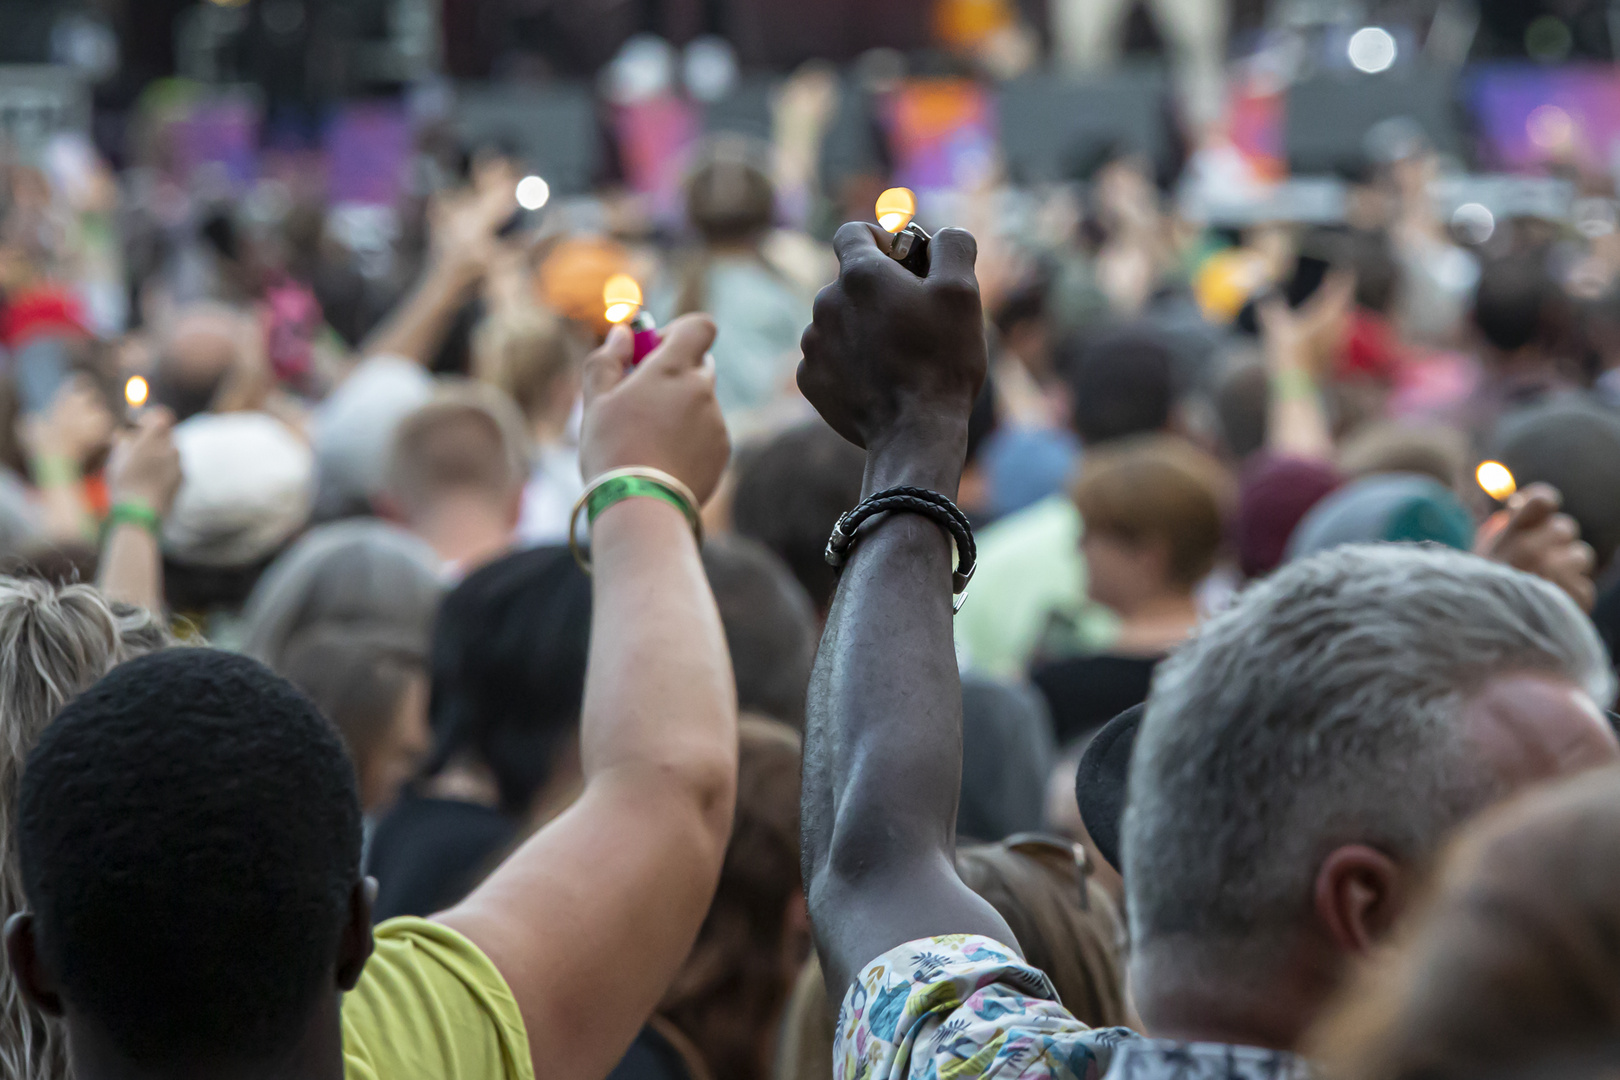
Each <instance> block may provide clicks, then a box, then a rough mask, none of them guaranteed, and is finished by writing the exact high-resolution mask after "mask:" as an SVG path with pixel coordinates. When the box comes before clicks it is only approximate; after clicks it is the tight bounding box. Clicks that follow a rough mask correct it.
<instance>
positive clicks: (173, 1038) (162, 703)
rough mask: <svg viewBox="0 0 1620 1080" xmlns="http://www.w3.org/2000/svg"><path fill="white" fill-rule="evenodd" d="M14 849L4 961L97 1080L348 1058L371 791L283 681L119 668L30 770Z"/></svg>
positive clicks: (320, 1068)
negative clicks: (21, 892)
mask: <svg viewBox="0 0 1620 1080" xmlns="http://www.w3.org/2000/svg"><path fill="white" fill-rule="evenodd" d="M17 831H18V837H19V841H20V848H21V853H22V872H23V885H24V889H25V890H26V892H27V897H28V904H29V911H28V913H25V914H21V915H18V916H14V917H13V918H12V919H11V921H10V922H9V923H8V924H7V928H6V947H7V953H8V956H9V958H10V961H11V966H12V969H13V970H14V971H15V972H16V973H17V978H18V980H19V982H20V983H21V984H22V985H23V987H24V990H25V992H26V993H27V994H28V996H29V998H30V1000H31V1001H32V1002H33V1003H34V1004H35V1005H36V1006H37V1007H38V1008H40V1009H41V1011H43V1012H45V1013H47V1014H50V1015H54V1016H59V1017H62V1018H64V1020H65V1022H66V1024H67V1029H68V1041H69V1044H70V1046H71V1048H72V1058H73V1062H74V1067H75V1070H76V1071H77V1074H78V1075H79V1076H80V1077H81V1078H82V1080H96V1078H97V1077H102V1076H129V1075H143V1074H159V1075H161V1074H173V1075H180V1074H187V1075H204V1074H211V1075H234V1074H237V1073H244V1074H245V1073H248V1072H251V1071H253V1070H254V1069H258V1070H261V1071H262V1070H264V1069H265V1068H267V1067H279V1068H282V1069H285V1070H289V1071H293V1072H296V1071H299V1070H302V1071H303V1072H304V1073H307V1074H313V1075H320V1074H322V1073H324V1072H325V1071H326V1070H328V1069H331V1068H332V1067H333V1064H334V1063H336V1062H338V1061H340V1060H341V1053H342V1041H341V1034H340V1029H339V1024H338V1014H337V1009H338V994H339V993H340V992H341V991H343V990H346V989H350V988H352V987H353V985H354V984H355V982H356V981H357V980H358V979H359V977H360V971H361V968H362V967H363V965H364V963H365V961H366V958H367V957H368V956H369V955H370V950H371V931H370V926H369V919H370V910H369V909H370V905H369V902H368V901H367V898H366V890H365V887H364V885H363V883H362V880H361V876H360V805H359V800H358V798H357V795H356V791H355V782H354V771H353V769H352V768H351V767H350V765H349V760H348V756H347V755H346V754H345V753H344V750H343V742H342V740H341V739H340V738H339V737H338V734H337V732H336V731H335V730H334V729H333V728H332V726H331V725H330V724H329V723H328V722H327V721H326V720H324V719H323V718H322V717H321V715H320V712H319V711H318V710H317V709H316V708H315V706H314V704H313V703H311V702H310V701H309V699H308V698H306V697H304V696H303V695H302V694H300V693H299V692H298V691H297V690H295V689H294V688H293V687H292V686H291V685H290V684H288V683H287V682H286V681H284V680H282V679H281V678H279V677H277V676H276V675H275V674H273V673H272V672H271V671H270V669H268V668H266V667H264V666H263V665H261V664H259V663H257V662H256V661H253V660H249V659H247V658H245V657H240V656H233V655H230V654H227V653H222V652H217V651H214V650H211V649H169V650H165V651H162V652H158V653H155V654H152V655H149V656H144V657H141V658H139V659H136V660H132V661H130V662H128V663H126V664H123V665H121V666H119V667H117V668H115V669H114V670H113V671H112V672H111V673H110V674H109V675H107V676H106V677H105V678H103V679H102V680H101V681H100V682H98V683H97V684H96V685H95V686H93V687H91V688H90V689H89V690H87V691H85V693H83V694H82V695H80V696H79V697H78V698H76V699H74V700H73V701H72V702H70V703H69V704H68V705H67V706H66V707H65V708H64V709H63V710H62V711H61V713H60V714H59V715H58V716H57V719H56V720H55V722H54V723H53V724H52V725H51V726H50V728H49V729H48V730H47V731H46V732H45V734H44V736H43V737H42V738H41V739H40V741H39V745H38V747H37V748H36V749H35V751H34V753H33V754H32V755H30V757H29V759H28V770H27V772H26V773H25V774H24V776H23V782H22V790H21V795H20V798H19V799H18V830H17Z"/></svg>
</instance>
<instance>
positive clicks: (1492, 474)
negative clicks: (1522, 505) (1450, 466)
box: [1474, 461, 1519, 502]
mask: <svg viewBox="0 0 1620 1080" xmlns="http://www.w3.org/2000/svg"><path fill="white" fill-rule="evenodd" d="M1474 479H1475V480H1478V481H1479V486H1480V487H1482V488H1484V489H1485V494H1487V495H1489V496H1490V497H1491V498H1493V499H1495V500H1496V501H1497V502H1506V501H1507V499H1508V496H1510V495H1512V494H1513V493H1514V492H1515V491H1518V490H1519V485H1518V482H1517V481H1515V480H1514V479H1513V474H1512V473H1511V472H1509V471H1508V467H1507V466H1506V465H1504V464H1502V463H1501V462H1500V461H1482V462H1480V463H1479V468H1478V469H1475V470H1474Z"/></svg>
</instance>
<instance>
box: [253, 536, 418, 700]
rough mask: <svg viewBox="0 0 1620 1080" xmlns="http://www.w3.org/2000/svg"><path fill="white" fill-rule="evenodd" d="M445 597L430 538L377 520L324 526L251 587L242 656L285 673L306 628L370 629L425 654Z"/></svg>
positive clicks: (275, 564)
mask: <svg viewBox="0 0 1620 1080" xmlns="http://www.w3.org/2000/svg"><path fill="white" fill-rule="evenodd" d="M443 596H444V586H443V584H442V583H441V582H440V580H439V561H438V557H437V556H436V555H434V553H433V549H432V548H431V547H429V546H428V545H427V543H426V542H425V541H423V540H420V539H418V538H417V537H415V536H412V535H411V534H410V533H408V532H406V531H405V530H404V529H402V528H399V527H398V526H396V525H390V524H388V523H387V522H385V521H379V520H377V519H376V518H354V519H351V520H348V521H338V522H333V523H332V524H330V525H319V526H316V527H315V528H313V529H311V530H310V531H309V532H307V533H305V534H304V535H303V536H301V537H299V539H298V541H297V542H296V543H295V544H293V546H292V547H290V548H288V549H287V550H286V551H285V552H283V553H282V555H281V556H280V557H279V558H278V559H276V561H275V562H273V563H271V564H270V568H269V569H268V570H267V571H265V573H264V576H263V577H261V578H260V579H259V582H258V584H257V585H256V586H254V589H253V593H252V595H250V596H249V597H248V601H247V607H246V609H245V610H244V612H243V621H244V623H245V625H246V631H245V637H244V640H243V643H242V651H243V652H245V653H247V655H249V656H251V657H253V658H254V659H255V660H259V661H261V662H263V663H264V664H266V665H268V666H269V667H270V668H271V669H272V670H274V671H276V672H277V673H279V674H283V675H285V674H286V673H287V667H286V656H285V654H286V652H287V650H288V648H289V647H290V646H291V644H292V643H293V642H294V640H295V639H296V638H298V637H299V636H300V635H301V634H303V633H304V632H305V631H308V630H311V629H312V628H314V627H317V626H365V627H370V628H373V629H380V630H384V631H387V632H389V633H391V634H394V635H396V636H399V637H402V638H404V639H405V640H406V641H408V642H411V643H412V647H413V648H414V649H415V651H416V652H418V653H421V654H425V653H426V652H427V643H428V635H429V633H430V632H431V630H432V625H433V616H434V614H435V613H436V612H437V611H438V608H439V601H440V600H441V599H443Z"/></svg>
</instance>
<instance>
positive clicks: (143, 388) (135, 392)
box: [124, 375, 152, 422]
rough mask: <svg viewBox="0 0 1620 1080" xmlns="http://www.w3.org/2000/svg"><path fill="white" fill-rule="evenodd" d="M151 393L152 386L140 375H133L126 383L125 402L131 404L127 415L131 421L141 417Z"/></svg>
mask: <svg viewBox="0 0 1620 1080" xmlns="http://www.w3.org/2000/svg"><path fill="white" fill-rule="evenodd" d="M151 394H152V388H151V386H149V385H148V384H147V382H146V380H145V379H144V378H142V377H141V376H139V375H131V376H130V377H129V379H128V381H126V382H125V383H124V402H125V404H127V405H128V406H129V412H128V413H127V414H126V415H127V416H128V418H129V420H130V421H131V422H134V421H135V420H137V419H139V418H140V415H141V410H142V409H143V408H145V407H146V399H147V398H148V397H150V396H151Z"/></svg>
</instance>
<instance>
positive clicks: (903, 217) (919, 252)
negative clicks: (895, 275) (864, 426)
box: [877, 187, 933, 277]
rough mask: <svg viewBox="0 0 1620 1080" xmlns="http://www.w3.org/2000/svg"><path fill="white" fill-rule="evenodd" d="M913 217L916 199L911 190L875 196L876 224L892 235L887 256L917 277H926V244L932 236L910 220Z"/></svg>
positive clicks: (900, 189)
mask: <svg viewBox="0 0 1620 1080" xmlns="http://www.w3.org/2000/svg"><path fill="white" fill-rule="evenodd" d="M916 215H917V196H916V195H915V194H913V193H912V190H911V189H910V188H903V187H896V188H890V189H889V190H888V191H885V192H884V193H883V194H882V195H879V196H878V201H877V220H878V225H879V227H881V228H882V229H883V231H884V232H887V233H892V234H893V235H894V245H893V246H892V247H891V248H890V249H889V255H890V257H892V258H893V259H894V261H895V262H898V263H899V264H900V265H901V266H903V267H905V268H906V269H907V270H910V271H911V272H912V273H913V274H916V275H917V276H918V277H927V276H928V241H930V240H932V239H933V237H931V236H929V235H928V233H927V232H925V231H923V227H922V226H921V225H918V224H917V223H916V222H915V221H914V220H912V219H913V218H914V217H916Z"/></svg>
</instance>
